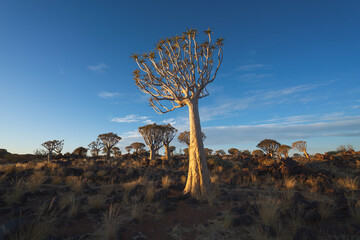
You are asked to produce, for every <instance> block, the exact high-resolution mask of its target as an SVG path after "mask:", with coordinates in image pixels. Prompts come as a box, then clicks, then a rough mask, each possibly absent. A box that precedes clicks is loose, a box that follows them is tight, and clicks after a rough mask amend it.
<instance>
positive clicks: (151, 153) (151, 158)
mask: <svg viewBox="0 0 360 240" xmlns="http://www.w3.org/2000/svg"><path fill="white" fill-rule="evenodd" d="M149 148H150V161H151V160H154V156H155V153H154V149H152V148H151V147H149Z"/></svg>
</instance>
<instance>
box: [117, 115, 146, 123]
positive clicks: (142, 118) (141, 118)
mask: <svg viewBox="0 0 360 240" xmlns="http://www.w3.org/2000/svg"><path fill="white" fill-rule="evenodd" d="M111 121H112V122H118V123H132V122H143V123H148V122H150V121H151V120H150V119H149V117H147V116H138V115H136V114H131V115H127V116H125V117H117V118H113V119H111ZM151 123H152V121H151Z"/></svg>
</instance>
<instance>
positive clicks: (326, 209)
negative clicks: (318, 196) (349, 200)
mask: <svg viewBox="0 0 360 240" xmlns="http://www.w3.org/2000/svg"><path fill="white" fill-rule="evenodd" d="M334 212H335V205H334V203H332V202H330V201H324V202H320V203H319V214H320V216H321V219H322V220H327V219H330V218H331V217H332V216H333V215H334Z"/></svg>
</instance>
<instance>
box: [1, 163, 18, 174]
mask: <svg viewBox="0 0 360 240" xmlns="http://www.w3.org/2000/svg"><path fill="white" fill-rule="evenodd" d="M15 168H16V166H15V164H5V165H1V170H2V171H3V172H5V174H9V173H12V172H15Z"/></svg>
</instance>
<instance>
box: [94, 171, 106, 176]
mask: <svg viewBox="0 0 360 240" xmlns="http://www.w3.org/2000/svg"><path fill="white" fill-rule="evenodd" d="M107 173H108V172H107V170H99V171H97V172H96V175H97V176H98V177H104V176H105V175H106V174H107Z"/></svg>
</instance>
